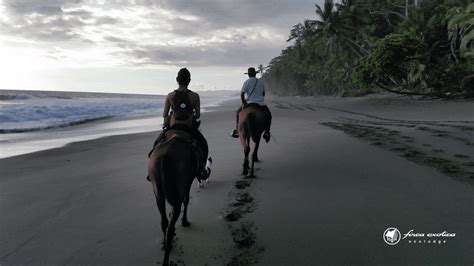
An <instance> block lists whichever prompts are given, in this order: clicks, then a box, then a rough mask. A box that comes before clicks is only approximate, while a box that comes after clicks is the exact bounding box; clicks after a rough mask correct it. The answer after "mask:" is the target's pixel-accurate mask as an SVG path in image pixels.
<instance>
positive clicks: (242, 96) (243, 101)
mask: <svg viewBox="0 0 474 266" xmlns="http://www.w3.org/2000/svg"><path fill="white" fill-rule="evenodd" d="M240 100H241V101H242V104H243V105H247V100H245V92H241V93H240Z"/></svg>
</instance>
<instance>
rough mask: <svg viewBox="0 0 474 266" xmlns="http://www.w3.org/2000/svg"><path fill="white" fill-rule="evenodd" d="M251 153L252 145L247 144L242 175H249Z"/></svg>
mask: <svg viewBox="0 0 474 266" xmlns="http://www.w3.org/2000/svg"><path fill="white" fill-rule="evenodd" d="M249 153H250V145H248V144H247V145H246V146H245V149H244V154H245V159H244V165H243V168H244V169H243V171H242V175H247V174H248V173H249Z"/></svg>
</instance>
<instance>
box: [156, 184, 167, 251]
mask: <svg viewBox="0 0 474 266" xmlns="http://www.w3.org/2000/svg"><path fill="white" fill-rule="evenodd" d="M153 190H154V192H155V199H156V205H157V206H158V211H159V212H160V215H161V230H162V231H163V243H162V244H163V247H162V248H163V249H164V247H165V241H164V239H165V238H166V230H167V228H168V223H169V222H168V217H167V216H166V202H165V197H164V193H163V191H162V190H161V188H157V184H156V183H155V182H153Z"/></svg>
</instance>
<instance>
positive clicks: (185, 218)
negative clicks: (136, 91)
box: [181, 190, 191, 227]
mask: <svg viewBox="0 0 474 266" xmlns="http://www.w3.org/2000/svg"><path fill="white" fill-rule="evenodd" d="M188 203H189V190H188V192H187V193H186V195H184V202H183V205H184V211H183V218H182V219H181V225H182V226H184V227H188V226H190V225H191V223H190V222H189V221H188Z"/></svg>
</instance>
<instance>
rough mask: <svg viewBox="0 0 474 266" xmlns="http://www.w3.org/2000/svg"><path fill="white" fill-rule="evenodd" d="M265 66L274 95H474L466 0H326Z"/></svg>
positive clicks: (470, 14) (473, 11) (473, 32)
mask: <svg viewBox="0 0 474 266" xmlns="http://www.w3.org/2000/svg"><path fill="white" fill-rule="evenodd" d="M315 7H316V9H315V15H317V17H318V19H315V20H311V19H306V20H305V21H304V22H303V23H298V24H297V25H295V26H294V27H293V29H292V30H291V32H290V36H289V38H288V42H290V43H291V45H290V46H288V47H287V48H285V49H284V50H283V51H282V52H281V54H280V55H279V56H278V57H275V58H273V59H272V60H271V61H270V63H269V65H268V66H267V67H266V70H265V73H264V75H263V79H264V80H265V83H266V84H267V87H268V90H269V91H270V92H272V93H274V94H277V95H342V96H346V95H348V96H359V95H365V94H368V93H372V92H380V91H383V90H385V91H391V92H395V93H400V94H409V95H422V96H426V97H434V98H461V97H474V71H473V70H474V64H473V62H474V3H471V1H470V0H425V1H422V0H412V1H410V0H382V1H381V0H342V1H341V2H340V3H334V1H332V0H326V1H325V2H324V5H323V6H319V5H317V4H315Z"/></svg>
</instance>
